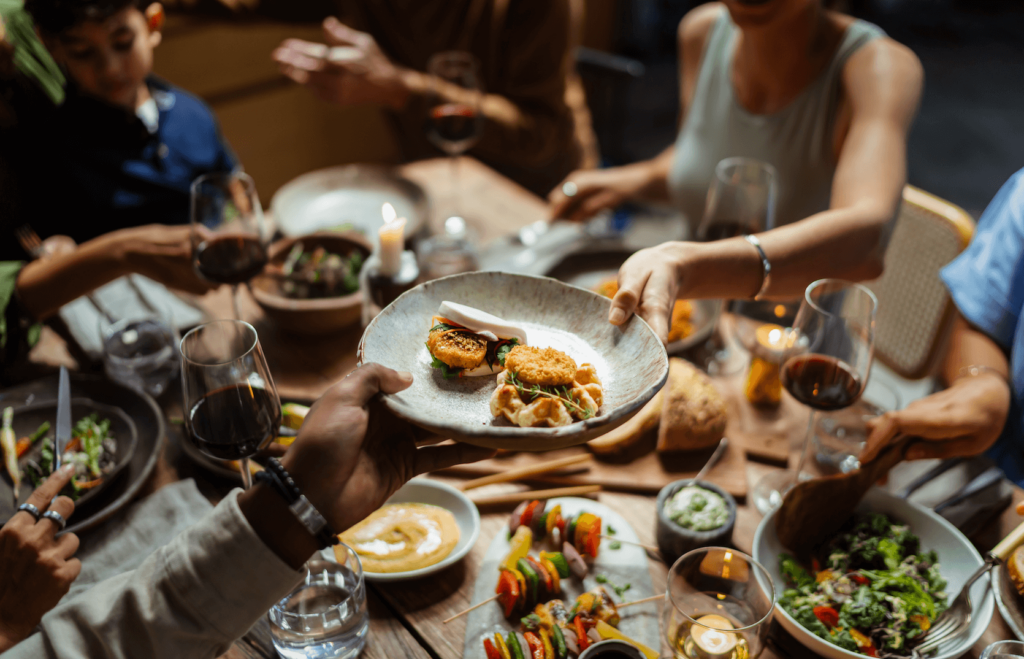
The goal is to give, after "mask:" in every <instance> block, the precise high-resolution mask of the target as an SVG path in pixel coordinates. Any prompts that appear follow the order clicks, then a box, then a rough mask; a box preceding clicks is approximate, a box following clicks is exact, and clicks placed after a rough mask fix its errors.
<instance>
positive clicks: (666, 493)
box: [655, 478, 736, 565]
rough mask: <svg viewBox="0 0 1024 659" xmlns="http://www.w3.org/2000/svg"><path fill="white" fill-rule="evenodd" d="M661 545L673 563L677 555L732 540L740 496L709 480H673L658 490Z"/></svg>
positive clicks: (659, 546)
mask: <svg viewBox="0 0 1024 659" xmlns="http://www.w3.org/2000/svg"><path fill="white" fill-rule="evenodd" d="M657 507H658V522H657V528H656V529H655V536H656V537H657V539H658V549H659V550H661V555H662V556H663V557H664V558H665V561H666V562H667V564H668V565H671V564H672V563H673V562H675V560H676V559H677V558H679V557H680V556H682V555H683V554H685V553H686V552H688V551H691V550H693V549H697V548H699V547H721V546H728V545H730V544H731V543H732V530H733V527H735V526H736V500H735V499H733V498H732V496H731V495H730V494H729V493H728V492H726V491H725V490H723V489H722V488H720V487H718V486H717V485H713V484H711V483H708V482H706V481H700V482H694V481H693V480H692V479H689V478H684V479H683V480H678V481H673V482H671V483H669V484H668V485H666V486H665V487H663V488H661V491H660V492H659V493H658V504H657Z"/></svg>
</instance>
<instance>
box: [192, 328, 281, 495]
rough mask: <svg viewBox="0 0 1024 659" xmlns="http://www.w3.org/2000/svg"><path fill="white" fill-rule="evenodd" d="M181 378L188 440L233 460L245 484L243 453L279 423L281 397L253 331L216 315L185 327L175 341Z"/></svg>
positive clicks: (261, 445) (262, 442)
mask: <svg viewBox="0 0 1024 659" xmlns="http://www.w3.org/2000/svg"><path fill="white" fill-rule="evenodd" d="M181 383H182V397H183V403H184V405H183V407H184V410H185V427H186V428H187V429H188V433H189V439H190V440H191V441H192V443H193V444H194V445H195V446H196V448H198V449H199V450H200V451H202V452H203V453H205V454H206V455H208V456H210V457H211V458H216V459H218V460H238V461H239V463H240V467H241V472H242V482H243V483H244V485H245V487H246V488H249V487H250V486H251V484H252V480H251V478H252V477H251V474H250V473H249V458H250V457H252V456H253V455H255V454H256V453H257V452H258V451H259V450H260V449H262V448H264V447H265V446H266V445H267V444H269V443H270V442H271V440H273V438H274V437H275V436H277V432H278V428H279V427H280V426H281V401H280V399H279V398H278V396H277V389H276V388H275V387H274V380H273V378H272V377H271V375H270V369H269V368H268V367H267V360H266V358H264V356H263V349H262V347H261V346H260V342H259V338H258V337H257V336H256V330H255V329H253V327H252V325H250V324H249V323H246V322H242V321H240V320H217V321H214V322H212V323H207V324H205V325H200V326H199V327H196V328H195V329H193V330H192V331H190V332H189V333H188V334H186V335H185V337H184V338H183V339H182V340H181Z"/></svg>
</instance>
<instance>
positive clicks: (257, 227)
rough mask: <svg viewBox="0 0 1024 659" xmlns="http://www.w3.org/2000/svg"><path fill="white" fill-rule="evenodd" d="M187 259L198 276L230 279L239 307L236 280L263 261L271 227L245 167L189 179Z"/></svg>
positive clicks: (241, 281) (233, 299)
mask: <svg viewBox="0 0 1024 659" xmlns="http://www.w3.org/2000/svg"><path fill="white" fill-rule="evenodd" d="M191 219H192V263H193V265H194V266H195V269H196V272H197V273H199V276H200V277H202V278H203V279H206V280H207V281H212V282H215V283H218V284H231V287H232V288H231V304H232V307H233V309H234V312H235V318H241V314H239V312H238V285H239V284H244V283H248V282H249V280H250V279H252V278H253V277H255V276H256V275H258V274H259V273H260V272H261V271H262V270H263V267H264V266H265V265H266V264H267V245H268V243H269V242H270V232H269V231H268V230H267V226H266V222H264V220H263V208H262V207H261V206H260V199H259V196H258V195H257V194H256V184H255V183H254V182H253V180H252V177H251V176H249V175H248V174H246V173H245V172H214V173H211V174H204V175H203V176H200V177H199V178H197V179H196V180H195V181H193V182H192V187H191Z"/></svg>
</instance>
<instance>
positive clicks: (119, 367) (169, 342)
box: [99, 309, 181, 397]
mask: <svg viewBox="0 0 1024 659" xmlns="http://www.w3.org/2000/svg"><path fill="white" fill-rule="evenodd" d="M99 329H100V339H101V340H102V342H103V370H104V371H106V374H107V377H108V378H110V379H111V380H113V381H114V382H119V383H120V384H123V385H125V386H126V387H131V388H132V389H138V390H140V391H145V392H146V393H147V394H149V395H150V396H154V397H156V396H159V395H160V394H162V393H163V392H164V391H166V390H167V385H169V384H170V383H171V381H172V380H174V378H176V377H177V375H178V365H179V363H180V360H179V355H178V341H180V339H181V337H180V336H178V330H177V328H176V327H175V326H174V323H173V322H171V320H170V317H169V314H168V313H161V312H160V311H159V310H156V309H137V310H135V311H134V312H129V313H128V314H127V316H126V317H123V318H120V319H113V318H111V319H108V318H106V317H105V316H103V315H101V316H100V328H99Z"/></svg>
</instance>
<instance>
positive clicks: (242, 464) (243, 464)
mask: <svg viewBox="0 0 1024 659" xmlns="http://www.w3.org/2000/svg"><path fill="white" fill-rule="evenodd" d="M238 469H239V470H240V471H241V472H242V489H245V490H248V489H249V488H251V487H252V472H251V471H249V458H241V459H240V460H239V461H238Z"/></svg>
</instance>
